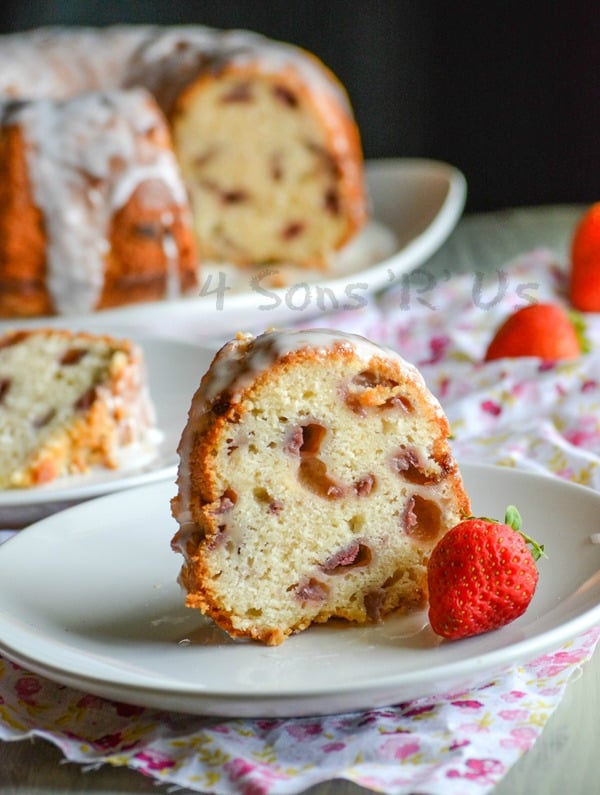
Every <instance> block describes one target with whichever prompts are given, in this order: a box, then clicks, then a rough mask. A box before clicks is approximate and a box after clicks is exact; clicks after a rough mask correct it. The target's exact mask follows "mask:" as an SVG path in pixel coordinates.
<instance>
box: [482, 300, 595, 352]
mask: <svg viewBox="0 0 600 795" xmlns="http://www.w3.org/2000/svg"><path fill="white" fill-rule="evenodd" d="M585 349H586V346H585V344H584V341H583V339H582V337H581V327H580V324H579V322H578V321H576V320H575V319H574V318H571V317H569V314H568V313H567V311H566V310H565V309H563V308H562V306H559V305H558V304H552V303H545V304H530V305H529V306H524V307H521V308H520V309H517V310H516V311H515V312H514V313H513V314H512V315H509V316H508V318H507V319H506V320H505V321H504V323H502V324H501V325H500V327H499V328H498V329H497V331H496V333H495V335H494V337H493V338H492V341H491V342H490V344H489V345H488V348H487V351H486V353H485V357H484V358H485V361H486V362H489V361H492V360H493V359H502V358H504V357H505V356H510V357H513V356H539V357H540V358H541V359H544V360H545V361H549V362H554V361H557V360H558V359H576V358H578V357H579V356H580V355H581V353H582V352H583V351H584V350H585Z"/></svg>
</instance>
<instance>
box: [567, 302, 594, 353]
mask: <svg viewBox="0 0 600 795" xmlns="http://www.w3.org/2000/svg"><path fill="white" fill-rule="evenodd" d="M568 315H569V319H570V321H571V323H572V324H573V328H574V329H575V335H576V336H577V340H578V342H579V347H580V348H581V352H582V353H589V352H590V351H591V350H592V344H591V342H590V339H589V337H588V335H587V325H586V322H585V319H584V317H583V315H582V314H581V313H580V312H576V311H575V310H570V311H569V312H568Z"/></svg>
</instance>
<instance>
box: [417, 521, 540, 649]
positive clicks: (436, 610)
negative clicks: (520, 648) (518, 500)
mask: <svg viewBox="0 0 600 795" xmlns="http://www.w3.org/2000/svg"><path fill="white" fill-rule="evenodd" d="M520 527H521V517H520V515H519V512H518V510H517V509H516V508H515V507H514V506H512V505H511V506H509V508H508V509H507V511H506V516H505V519H504V523H500V522H497V521H495V520H494V519H487V518H476V517H469V518H468V519H465V520H463V521H462V522H459V524H457V525H455V527H453V528H452V529H451V530H450V531H449V532H448V533H446V535H445V536H443V537H442V538H441V539H440V541H439V542H438V543H437V544H436V546H435V547H434V549H433V552H432V553H431V557H430V559H429V564H428V568H427V579H428V585H429V622H430V624H431V627H432V629H433V631H434V632H435V633H436V634H438V635H441V636H442V637H444V638H447V639H449V640H456V639H458V638H466V637H469V636H471V635H479V634H481V633H482V632H489V631H490V630H493V629H498V628H499V627H502V626H504V625H506V624H509V623H510V622H511V621H514V620H515V619H516V618H518V617H519V616H520V615H522V614H523V613H524V612H525V610H526V609H527V607H528V606H529V603H530V602H531V599H532V597H533V594H534V592H535V589H536V586H537V582H538V569H537V566H536V560H537V559H538V558H540V557H541V556H542V555H543V554H544V547H543V546H540V545H538V544H537V543H536V542H535V541H533V540H532V539H530V538H529V537H528V536H526V535H525V534H524V533H522V532H521V531H520ZM530 547H531V549H530Z"/></svg>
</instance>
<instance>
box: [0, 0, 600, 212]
mask: <svg viewBox="0 0 600 795" xmlns="http://www.w3.org/2000/svg"><path fill="white" fill-rule="evenodd" d="M118 22H146V23H147V22H150V23H159V24H174V23H187V22H191V23H199V24H204V25H209V26H213V27H219V28H234V27H237V28H246V29H250V30H255V31H258V32H261V33H264V34H266V35H268V36H270V37H272V38H277V39H281V40H284V41H290V42H294V43H296V44H299V45H301V46H303V47H305V48H307V49H309V50H312V51H313V52H314V53H316V54H317V55H318V56H319V57H320V58H321V59H322V60H323V61H324V62H325V63H326V64H327V65H328V66H329V67H330V68H331V69H333V71H334V72H336V73H337V75H338V76H339V77H340V79H341V80H342V82H343V83H344V84H345V86H346V89H347V91H348V93H349V95H350V99H351V101H352V104H353V106H354V110H355V114H356V117H357V120H358V124H359V127H360V130H361V134H362V140H363V148H364V151H365V155H366V157H368V158H380V157H426V158H435V159H439V160H445V161H447V162H449V163H452V164H453V165H455V166H458V167H459V168H460V169H461V170H462V171H463V172H464V173H465V175H466V177H467V181H468V184H469V197H468V201H467V211H481V210H491V209H497V208H502V207H515V206H522V205H539V204H559V203H569V202H577V203H589V202H592V201H596V200H600V157H599V151H600V113H599V108H600V3H599V2H598V0H586V2H579V1H578V0H575V1H574V2H551V0H547V2H531V0H530V1H529V2H528V0H522V1H521V2H520V3H513V2H501V1H500V0H498V1H496V0H494V1H492V2H488V1H487V0H480V2H477V3H475V2H460V0H457V1H454V2H453V0H446V2H443V1H442V0H440V1H439V2H435V1H434V0H354V1H353V0H322V2H318V1H317V0H305V2H302V3H300V2H286V1H285V0H279V1H277V0H262V1H261V0H220V2H219V0H204V1H203V2H195V1H194V0H164V2H160V3H159V2H153V1H148V2H132V1H131V0H130V1H129V2H109V0H104V1H102V0H97V1H95V0H92V1H88V2H86V1H85V0H74V1H73V0H71V1H70V2H69V0H62V2H39V3H33V2H28V3H27V2H26V3H22V2H20V3H19V4H18V5H16V6H14V7H11V4H10V3H9V4H8V6H7V4H6V3H4V4H3V8H2V10H0V30H1V31H2V32H9V31H13V30H23V29H27V28H31V27H35V26H39V25H48V24H66V25H76V24H89V25H106V24H112V23H118Z"/></svg>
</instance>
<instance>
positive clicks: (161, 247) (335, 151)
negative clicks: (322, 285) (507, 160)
mask: <svg viewBox="0 0 600 795" xmlns="http://www.w3.org/2000/svg"><path fill="white" fill-rule="evenodd" d="M0 175H1V176H2V179H1V180H0V316H5V317H7V316H8V317H23V316H37V315H46V314H79V313H88V312H90V311H96V310H98V309H103V308H107V307H114V306H120V305H124V304H129V303H133V302H136V301H146V300H155V299H161V298H167V299H168V298H171V297H175V296H178V295H187V294H192V295H193V294H194V293H195V291H196V294H197V291H198V278H199V276H198V273H199V269H201V267H202V263H203V262H206V261H211V262H214V261H216V262H227V263H233V264H234V265H235V266H239V267H244V266H255V265H273V264H274V263H277V264H282V265H286V264H291V265H294V266H299V267H304V268H321V269H327V267H328V265H329V263H330V262H331V259H332V257H333V256H334V255H335V253H336V252H337V251H339V250H340V249H341V248H342V247H343V246H344V245H345V244H346V243H347V242H348V241H350V240H351V239H352V238H353V237H354V236H355V235H356V234H357V233H358V231H359V230H360V229H361V228H362V227H363V225H364V223H365V221H366V219H367V215H368V212H367V199H366V192H365V185H364V167H363V159H362V152H361V144H360V137H359V133H358V128H357V125H356V122H355V119H354V116H353V113H352V109H351V106H350V103H349V101H348V97H347V94H346V92H345V90H344V88H343V86H342V85H341V84H340V82H339V81H338V79H337V78H336V77H335V76H334V75H333V74H332V73H331V72H330V71H329V70H328V69H327V68H326V67H325V66H324V65H323V64H322V63H321V62H320V61H319V60H318V59H317V58H316V57H315V56H314V55H312V54H310V53H308V52H306V51H304V50H302V49H301V48H298V47H295V46H292V45H290V44H285V43H282V42H275V41H272V40H269V39H267V38H266V37H264V36H260V35H258V34H253V33H250V32H247V31H216V30H212V29H208V28H204V27H200V26H193V25H191V26H173V27H164V28H161V27H158V26H143V25H142V26H115V27H108V28H99V29H90V28H45V29H39V30H33V31H25V32H22V33H12V34H5V35H3V36H0Z"/></svg>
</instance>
